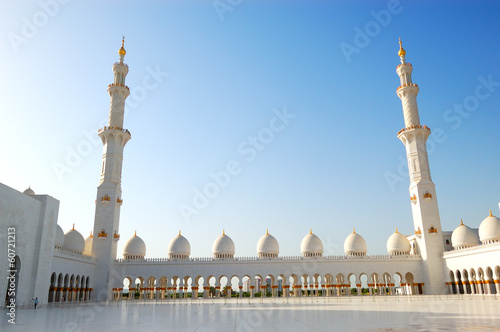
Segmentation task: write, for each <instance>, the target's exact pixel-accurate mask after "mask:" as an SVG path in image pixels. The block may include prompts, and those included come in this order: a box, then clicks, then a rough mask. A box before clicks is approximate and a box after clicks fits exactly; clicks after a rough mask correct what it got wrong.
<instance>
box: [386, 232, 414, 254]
mask: <svg viewBox="0 0 500 332" xmlns="http://www.w3.org/2000/svg"><path fill="white" fill-rule="evenodd" d="M410 250H411V245H410V241H408V239H407V238H406V236H404V235H403V234H401V233H399V232H398V229H397V228H396V232H394V234H392V235H391V236H390V237H389V239H388V240H387V252H388V253H389V254H391V255H409V254H410Z"/></svg>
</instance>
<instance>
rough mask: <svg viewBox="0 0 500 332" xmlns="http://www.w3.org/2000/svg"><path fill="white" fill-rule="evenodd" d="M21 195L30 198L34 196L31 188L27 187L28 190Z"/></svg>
mask: <svg viewBox="0 0 500 332" xmlns="http://www.w3.org/2000/svg"><path fill="white" fill-rule="evenodd" d="M23 194H25V195H30V196H32V195H35V192H34V191H33V189H31V187H28V189H26V190H25V191H23Z"/></svg>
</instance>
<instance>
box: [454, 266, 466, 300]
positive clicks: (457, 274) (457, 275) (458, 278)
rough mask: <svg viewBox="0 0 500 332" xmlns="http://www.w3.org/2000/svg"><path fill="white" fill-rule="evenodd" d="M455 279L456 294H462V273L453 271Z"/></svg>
mask: <svg viewBox="0 0 500 332" xmlns="http://www.w3.org/2000/svg"><path fill="white" fill-rule="evenodd" d="M455 279H456V283H457V286H458V293H459V294H463V293H464V285H463V283H462V273H460V271H459V270H456V271H455Z"/></svg>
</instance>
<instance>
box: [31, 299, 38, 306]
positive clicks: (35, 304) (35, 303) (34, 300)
mask: <svg viewBox="0 0 500 332" xmlns="http://www.w3.org/2000/svg"><path fill="white" fill-rule="evenodd" d="M32 300H33V305H34V308H35V309H36V306H37V305H38V297H35V298H34V299H32Z"/></svg>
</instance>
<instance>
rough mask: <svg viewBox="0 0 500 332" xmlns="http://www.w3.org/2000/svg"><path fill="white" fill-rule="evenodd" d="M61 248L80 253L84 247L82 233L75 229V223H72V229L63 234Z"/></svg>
mask: <svg viewBox="0 0 500 332" xmlns="http://www.w3.org/2000/svg"><path fill="white" fill-rule="evenodd" d="M63 249H64V250H67V251H72V252H76V253H79V254H81V253H82V252H83V250H84V249H85V240H84V239H83V236H82V234H80V233H79V232H78V231H77V230H75V225H73V229H71V230H69V231H68V232H66V234H64V245H63Z"/></svg>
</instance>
